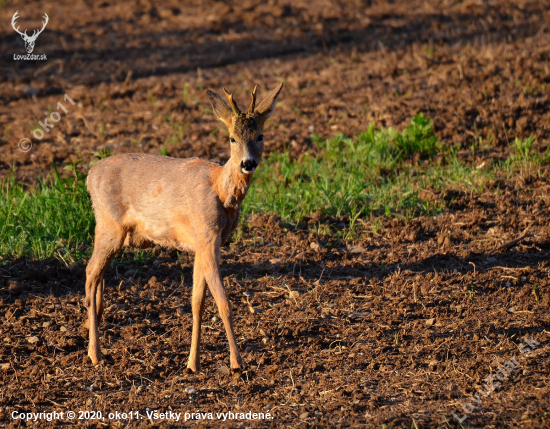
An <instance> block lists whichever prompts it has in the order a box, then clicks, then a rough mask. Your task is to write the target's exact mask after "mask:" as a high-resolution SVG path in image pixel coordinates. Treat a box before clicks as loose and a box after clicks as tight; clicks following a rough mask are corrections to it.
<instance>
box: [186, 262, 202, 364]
mask: <svg viewBox="0 0 550 429" xmlns="http://www.w3.org/2000/svg"><path fill="white" fill-rule="evenodd" d="M205 296H206V281H205V280H204V274H203V272H202V270H201V267H200V264H199V263H198V257H197V256H195V265H194V266H193V298H192V301H191V306H192V308H193V335H192V337H191V351H190V353H189V362H188V363H187V368H189V369H191V370H192V371H193V372H198V371H200V369H201V363H200V347H201V322H202V314H203V312H204V299H205Z"/></svg>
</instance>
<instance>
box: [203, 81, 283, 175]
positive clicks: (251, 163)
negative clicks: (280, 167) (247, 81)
mask: <svg viewBox="0 0 550 429" xmlns="http://www.w3.org/2000/svg"><path fill="white" fill-rule="evenodd" d="M282 87H283V84H282V83H281V84H280V85H279V86H277V88H275V89H274V90H272V91H271V92H270V93H269V94H267V96H266V98H265V99H264V100H263V101H262V102H261V103H260V104H259V106H258V107H256V88H254V91H253V92H252V101H251V103H250V106H249V108H248V110H247V111H246V112H241V110H240V109H239V107H238V106H237V103H236V102H235V100H234V99H233V94H229V93H228V92H227V91H226V90H225V88H224V89H223V92H224V93H225V95H226V97H227V99H228V101H229V105H227V103H226V102H225V101H224V100H223V99H222V98H221V97H220V96H219V95H218V94H216V93H215V92H213V91H210V90H209V89H207V90H206V94H207V95H208V98H209V99H210V103H212V107H213V108H214V112H215V114H216V116H217V117H218V118H219V119H220V120H221V121H222V122H223V123H224V124H225V125H226V126H227V128H228V130H229V141H230V142H231V160H232V162H235V163H236V167H237V168H238V170H240V171H241V172H242V174H244V175H249V174H252V173H253V172H254V170H255V169H256V167H257V166H258V164H259V163H260V161H261V159H262V153H263V151H264V136H263V127H264V123H265V121H266V120H267V118H269V117H270V116H271V114H272V113H273V110H275V102H276V100H277V96H278V95H279V93H280V92H281V89H282Z"/></svg>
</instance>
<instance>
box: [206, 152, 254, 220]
mask: <svg viewBox="0 0 550 429" xmlns="http://www.w3.org/2000/svg"><path fill="white" fill-rule="evenodd" d="M216 173H217V174H216V175H215V177H214V178H213V179H214V180H213V183H212V185H213V187H214V190H215V192H216V194H218V196H219V197H220V200H221V202H222V204H223V206H224V207H225V208H226V210H228V211H230V212H235V211H237V210H239V208H240V206H241V203H242V202H243V200H244V197H246V193H247V192H248V187H249V186H250V180H251V179H252V174H243V173H242V172H241V169H240V166H239V165H238V163H237V162H233V159H232V158H230V159H229V161H227V163H226V164H225V165H224V166H223V167H222V166H220V167H218V171H217V172H216Z"/></svg>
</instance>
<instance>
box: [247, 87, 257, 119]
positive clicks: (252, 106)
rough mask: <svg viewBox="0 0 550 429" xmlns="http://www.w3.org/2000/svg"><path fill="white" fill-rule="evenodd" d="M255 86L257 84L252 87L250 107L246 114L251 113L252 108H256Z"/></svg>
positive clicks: (252, 111)
mask: <svg viewBox="0 0 550 429" xmlns="http://www.w3.org/2000/svg"><path fill="white" fill-rule="evenodd" d="M256 88H258V85H256V86H255V87H254V91H252V102H251V103H250V107H249V108H248V112H247V114H249V115H253V114H254V109H255V108H256Z"/></svg>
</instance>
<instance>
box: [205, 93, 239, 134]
mask: <svg viewBox="0 0 550 429" xmlns="http://www.w3.org/2000/svg"><path fill="white" fill-rule="evenodd" d="M206 95H208V99H209V100H210V103H211V104H212V107H213V108H214V113H215V114H216V116H217V117H218V119H220V120H221V121H222V122H223V123H224V124H225V125H226V126H227V127H228V128H229V127H230V125H231V119H232V118H233V116H234V115H233V111H232V110H231V108H230V107H229V106H228V105H227V103H226V102H225V101H224V100H223V99H222V98H221V97H220V96H219V95H218V94H216V93H215V92H214V91H210V90H209V89H207V90H206Z"/></svg>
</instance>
